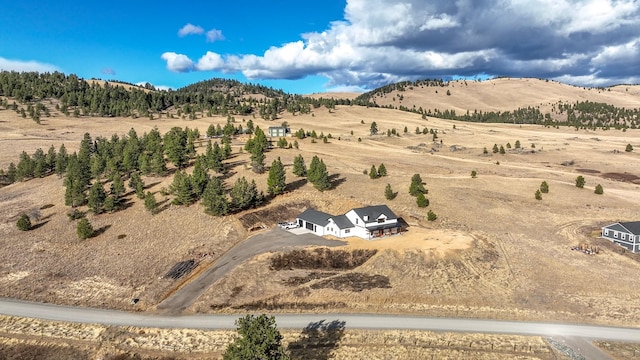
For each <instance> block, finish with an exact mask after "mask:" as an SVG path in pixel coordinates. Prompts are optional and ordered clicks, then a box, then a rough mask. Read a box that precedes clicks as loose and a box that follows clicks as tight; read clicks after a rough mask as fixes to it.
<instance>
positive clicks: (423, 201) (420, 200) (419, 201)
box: [416, 193, 429, 207]
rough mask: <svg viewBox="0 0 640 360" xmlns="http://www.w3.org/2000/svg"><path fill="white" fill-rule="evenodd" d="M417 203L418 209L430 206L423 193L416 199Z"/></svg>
mask: <svg viewBox="0 0 640 360" xmlns="http://www.w3.org/2000/svg"><path fill="white" fill-rule="evenodd" d="M416 203H417V204H418V207H427V206H429V199H427V198H426V197H425V196H424V194H423V193H419V194H418V196H417V197H416Z"/></svg>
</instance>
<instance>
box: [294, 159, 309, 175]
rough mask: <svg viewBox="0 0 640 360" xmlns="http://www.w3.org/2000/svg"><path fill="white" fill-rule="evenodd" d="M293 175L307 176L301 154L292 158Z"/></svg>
mask: <svg viewBox="0 0 640 360" xmlns="http://www.w3.org/2000/svg"><path fill="white" fill-rule="evenodd" d="M293 174H294V175H295V176H306V175H307V166H306V165H305V164H304V158H303V157H302V155H301V154H298V156H296V157H295V158H293Z"/></svg>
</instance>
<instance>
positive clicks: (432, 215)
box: [427, 210, 438, 221]
mask: <svg viewBox="0 0 640 360" xmlns="http://www.w3.org/2000/svg"><path fill="white" fill-rule="evenodd" d="M437 218H438V215H436V213H434V212H433V211H431V210H429V212H428V213H427V220H429V221H436V219H437Z"/></svg>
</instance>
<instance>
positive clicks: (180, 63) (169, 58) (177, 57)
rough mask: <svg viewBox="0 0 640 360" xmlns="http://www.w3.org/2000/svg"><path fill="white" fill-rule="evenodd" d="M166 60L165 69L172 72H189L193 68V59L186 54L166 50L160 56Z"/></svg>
mask: <svg viewBox="0 0 640 360" xmlns="http://www.w3.org/2000/svg"><path fill="white" fill-rule="evenodd" d="M160 57H161V58H162V59H163V60H165V61H166V62H167V69H168V70H169V71H173V72H189V71H191V70H193V61H192V60H191V59H189V57H187V56H186V55H183V54H176V53H174V52H166V53H164V54H162V55H161V56H160Z"/></svg>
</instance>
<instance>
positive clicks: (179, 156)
mask: <svg viewBox="0 0 640 360" xmlns="http://www.w3.org/2000/svg"><path fill="white" fill-rule="evenodd" d="M163 142H164V152H165V154H166V155H167V158H168V159H169V161H171V162H172V163H173V165H175V166H176V167H177V168H178V169H182V168H183V167H184V166H185V165H186V164H187V160H188V154H187V134H186V133H185V132H184V131H182V129H181V128H179V127H177V126H176V127H173V128H172V129H171V130H170V131H169V132H168V133H166V134H165V135H164V141H163Z"/></svg>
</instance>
